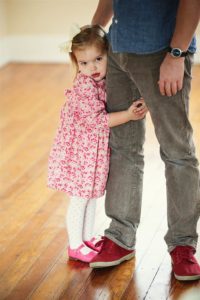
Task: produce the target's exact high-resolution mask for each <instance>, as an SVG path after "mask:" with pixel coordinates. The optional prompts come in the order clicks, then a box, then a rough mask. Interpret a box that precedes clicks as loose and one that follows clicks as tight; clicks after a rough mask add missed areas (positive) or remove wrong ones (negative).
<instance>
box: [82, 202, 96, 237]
mask: <svg viewBox="0 0 200 300" xmlns="http://www.w3.org/2000/svg"><path fill="white" fill-rule="evenodd" d="M96 200H97V199H90V200H88V202H87V206H86V210H85V218H84V224H83V240H84V241H90V240H91V239H92V237H93V231H94V223H95V211H96Z"/></svg>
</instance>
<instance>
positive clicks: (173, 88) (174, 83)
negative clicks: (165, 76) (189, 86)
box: [171, 82, 178, 95]
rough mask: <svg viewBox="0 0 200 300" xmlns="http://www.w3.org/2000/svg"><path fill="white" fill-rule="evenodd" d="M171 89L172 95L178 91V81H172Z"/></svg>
mask: <svg viewBox="0 0 200 300" xmlns="http://www.w3.org/2000/svg"><path fill="white" fill-rule="evenodd" d="M171 90H172V95H176V93H177V91H178V86H177V82H172V84H171Z"/></svg>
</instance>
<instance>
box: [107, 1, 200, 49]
mask: <svg viewBox="0 0 200 300" xmlns="http://www.w3.org/2000/svg"><path fill="white" fill-rule="evenodd" d="M178 3H179V0H113V10H114V16H113V20H112V25H111V27H110V29H109V34H108V36H109V40H110V42H111V45H112V50H113V51H114V52H127V53H138V54H148V53H154V52H157V51H159V50H162V49H164V48H166V47H168V46H169V45H170V41H171V38H172V35H173V32H174V28H175V22H176V13H177V8H178ZM189 50H190V52H192V53H194V52H195V51H196V40H195V38H193V40H192V42H191V45H190V47H189Z"/></svg>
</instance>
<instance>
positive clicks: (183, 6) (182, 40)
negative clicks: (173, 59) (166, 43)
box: [170, 0, 200, 51]
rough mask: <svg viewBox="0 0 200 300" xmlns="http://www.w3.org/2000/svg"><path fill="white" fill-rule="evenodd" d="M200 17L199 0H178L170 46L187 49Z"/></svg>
mask: <svg viewBox="0 0 200 300" xmlns="http://www.w3.org/2000/svg"><path fill="white" fill-rule="evenodd" d="M199 19H200V0H190V1H189V0H180V2H179V7H178V13H177V18H176V27H175V31H174V35H173V37H172V40H171V43H170V45H171V47H176V48H180V49H182V50H184V51H185V50H187V49H188V47H189V45H190V42H191V40H192V37H193V35H194V33H195V30H196V28H197V25H198V22H199Z"/></svg>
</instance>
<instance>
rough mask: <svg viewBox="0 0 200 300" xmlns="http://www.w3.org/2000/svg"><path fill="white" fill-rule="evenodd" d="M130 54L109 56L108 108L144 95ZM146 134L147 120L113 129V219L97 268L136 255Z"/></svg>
mask: <svg viewBox="0 0 200 300" xmlns="http://www.w3.org/2000/svg"><path fill="white" fill-rule="evenodd" d="M126 56H127V55H121V54H112V55H111V56H110V58H109V63H108V74H107V99H108V101H107V104H108V111H120V110H124V109H126V108H128V107H129V106H130V104H131V103H132V102H133V100H136V99H138V98H139V97H140V93H139V91H138V89H137V88H136V86H135V84H134V82H133V81H132V80H131V79H130V77H129V74H128V73H127V72H126V70H125V69H124V62H125V61H126ZM144 135H145V128H144V120H140V121H131V122H128V123H127V124H124V125H120V126H116V127H114V128H112V129H111V135H110V147H111V161H110V171H109V177H108V183H107V192H106V202H105V207H106V214H107V216H108V217H110V218H111V223H110V226H109V228H108V229H106V230H105V237H104V239H103V241H104V244H103V247H102V250H101V252H100V253H99V254H98V255H97V256H96V257H95V258H94V259H93V260H92V262H91V263H90V266H91V267H93V268H100V267H108V266H114V265H117V264H120V263H121V262H123V261H125V260H129V259H131V258H132V257H133V256H134V247H135V242H136V230H137V227H138V224H139V221H140V213H141V199H142V185H143V167H144V159H143V143H144ZM100 243H101V242H100Z"/></svg>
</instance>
